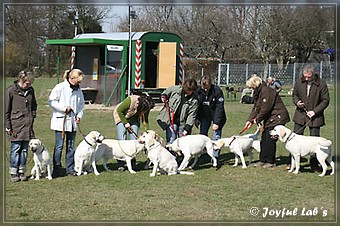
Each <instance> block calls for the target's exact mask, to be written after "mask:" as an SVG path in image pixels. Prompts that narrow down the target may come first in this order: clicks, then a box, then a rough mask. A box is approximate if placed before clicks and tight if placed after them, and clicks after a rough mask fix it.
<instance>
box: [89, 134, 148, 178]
mask: <svg viewBox="0 0 340 226" xmlns="http://www.w3.org/2000/svg"><path fill="white" fill-rule="evenodd" d="M142 150H144V144H142V143H140V142H139V141H138V140H113V139H105V140H103V142H102V143H101V144H100V145H98V146H97V150H96V153H95V161H96V162H98V161H99V160H100V159H102V162H103V166H104V169H105V170H106V171H109V169H108V168H107V166H106V163H107V161H108V160H109V159H112V158H114V159H118V160H122V161H125V162H126V166H127V168H128V170H129V172H130V173H136V171H134V170H133V169H132V166H131V160H132V159H134V158H136V155H137V154H138V153H139V152H140V151H142Z"/></svg>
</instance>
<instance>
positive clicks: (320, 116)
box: [293, 65, 329, 171]
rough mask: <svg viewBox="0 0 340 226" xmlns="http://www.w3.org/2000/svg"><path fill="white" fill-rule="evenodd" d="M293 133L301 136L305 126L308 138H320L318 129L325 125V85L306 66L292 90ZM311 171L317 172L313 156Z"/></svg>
mask: <svg viewBox="0 0 340 226" xmlns="http://www.w3.org/2000/svg"><path fill="white" fill-rule="evenodd" d="M293 103H294V104H295V105H296V109H295V114H294V122H295V124H294V132H295V133H297V134H301V135H302V134H303V133H304V130H305V128H306V126H308V127H309V132H310V136H318V137H319V136H320V127H321V126H323V125H325V117H324V111H325V109H326V108H327V107H328V105H329V93H328V87H327V84H326V83H325V82H324V81H322V80H321V79H320V77H319V76H317V75H316V74H315V73H314V67H313V66H312V65H307V66H306V67H304V69H303V76H302V77H301V78H300V79H298V80H297V81H296V83H295V85H294V89H293ZM310 164H311V168H312V170H313V171H314V170H317V165H318V161H317V159H316V157H315V156H312V157H311V159H310Z"/></svg>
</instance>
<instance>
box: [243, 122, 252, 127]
mask: <svg viewBox="0 0 340 226" xmlns="http://www.w3.org/2000/svg"><path fill="white" fill-rule="evenodd" d="M252 125H253V123H252V122H250V121H247V122H246V125H245V126H244V127H245V128H250V127H251V126H252Z"/></svg>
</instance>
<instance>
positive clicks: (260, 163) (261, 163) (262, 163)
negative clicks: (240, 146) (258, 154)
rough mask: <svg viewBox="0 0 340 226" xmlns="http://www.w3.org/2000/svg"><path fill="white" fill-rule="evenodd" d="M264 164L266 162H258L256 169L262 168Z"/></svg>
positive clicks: (255, 165)
mask: <svg viewBox="0 0 340 226" xmlns="http://www.w3.org/2000/svg"><path fill="white" fill-rule="evenodd" d="M264 164H265V163H264V162H261V161H259V162H257V163H255V164H254V167H261V166H263V165H264Z"/></svg>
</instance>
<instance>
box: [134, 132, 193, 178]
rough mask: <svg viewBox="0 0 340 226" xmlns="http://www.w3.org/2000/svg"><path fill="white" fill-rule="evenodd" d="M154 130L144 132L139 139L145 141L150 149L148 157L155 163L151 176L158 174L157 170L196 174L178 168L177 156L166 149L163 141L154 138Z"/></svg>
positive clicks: (148, 149)
mask: <svg viewBox="0 0 340 226" xmlns="http://www.w3.org/2000/svg"><path fill="white" fill-rule="evenodd" d="M154 133H155V132H154V131H151V132H150V131H149V130H148V131H147V132H144V133H143V134H142V135H141V136H140V137H139V140H140V141H141V142H144V143H145V148H146V150H147V151H148V158H149V159H150V161H151V162H152V164H153V169H152V173H150V176H151V177H154V176H156V172H157V171H158V170H159V172H160V173H161V174H162V173H164V174H168V175H174V174H187V175H194V173H193V172H183V171H179V170H178V165H177V161H176V158H175V156H173V155H172V154H171V153H170V152H169V151H168V150H166V149H165V148H164V147H163V146H162V145H161V143H159V142H158V141H157V140H156V139H155V138H154Z"/></svg>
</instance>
